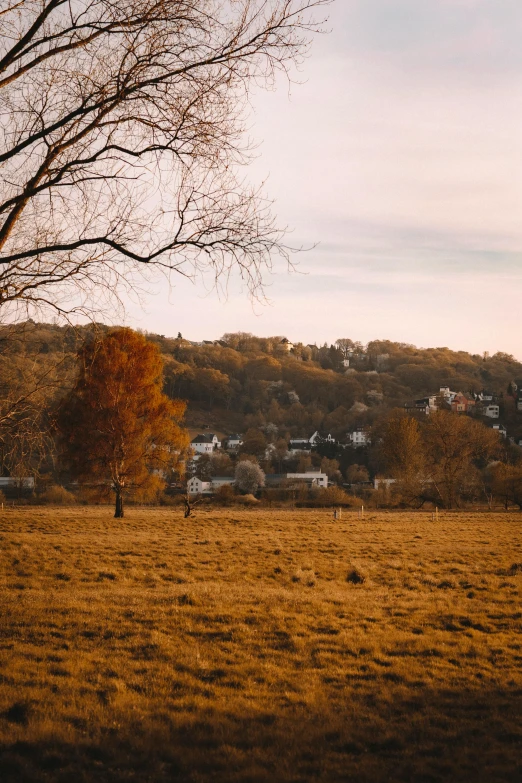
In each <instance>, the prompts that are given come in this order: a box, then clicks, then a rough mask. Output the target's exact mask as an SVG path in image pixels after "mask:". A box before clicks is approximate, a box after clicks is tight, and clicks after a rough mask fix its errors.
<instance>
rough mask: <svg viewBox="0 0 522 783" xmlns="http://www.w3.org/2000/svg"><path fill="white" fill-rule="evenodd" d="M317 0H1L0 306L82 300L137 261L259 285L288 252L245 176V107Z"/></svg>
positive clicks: (299, 43) (62, 307)
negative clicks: (274, 262)
mask: <svg viewBox="0 0 522 783" xmlns="http://www.w3.org/2000/svg"><path fill="white" fill-rule="evenodd" d="M329 2H331V0H127V1H126V2H119V3H118V2H114V0H3V3H2V7H1V9H0V165H1V166H2V181H1V185H0V269H1V271H0V312H1V313H2V314H4V313H5V312H6V308H7V312H9V313H10V315H12V310H13V308H14V309H18V312H19V308H20V307H22V310H24V311H25V312H27V310H28V309H29V311H31V310H32V309H33V308H39V309H42V308H43V309H44V310H46V309H48V308H54V309H55V310H58V311H60V312H62V313H63V312H70V311H71V309H74V308H75V307H80V308H81V307H83V306H85V307H87V308H89V307H91V306H92V297H93V291H94V292H96V293H97V294H99V292H100V291H103V290H105V291H108V292H113V291H114V290H115V289H116V290H117V289H118V285H119V284H121V283H122V282H125V283H129V282H130V285H131V286H132V285H133V282H134V281H133V279H132V275H133V274H135V273H136V270H137V269H141V267H147V266H148V267H150V266H154V268H156V269H158V268H159V269H162V270H164V271H165V272H166V273H167V274H170V272H175V273H179V274H181V275H185V276H187V277H190V278H193V277H196V276H198V275H199V274H208V273H210V274H211V275H212V280H213V281H214V282H215V283H217V282H225V281H226V279H227V278H228V276H229V274H230V273H231V272H232V270H237V271H238V272H239V273H240V275H241V276H242V278H243V280H244V281H245V282H246V284H247V286H248V289H249V291H250V293H251V294H253V295H256V294H258V293H259V292H260V290H261V284H262V279H263V274H264V273H265V272H266V270H267V268H269V267H270V264H271V260H270V259H271V255H272V254H274V253H281V254H283V256H285V257H286V258H288V249H287V248H286V247H285V245H284V243H283V234H282V232H281V231H280V230H278V228H277V226H276V224H275V222H274V218H273V216H272V214H271V205H270V203H269V202H267V201H266V200H264V198H263V196H262V194H261V192H260V191H258V190H256V189H254V188H251V187H249V186H248V184H246V183H245V182H244V180H243V178H242V176H241V169H242V167H243V166H244V165H245V164H248V162H249V161H250V159H251V152H252V147H251V146H250V145H249V144H248V142H246V141H245V139H246V136H245V130H246V116H247V115H246V112H245V107H246V106H247V104H248V99H249V92H250V90H251V89H252V87H253V86H257V85H265V86H267V85H268V86H270V85H271V84H273V82H274V79H275V77H276V74H277V72H278V71H283V72H286V73H288V69H289V68H290V67H291V66H292V65H293V64H295V63H296V62H297V63H299V61H300V60H302V58H303V56H304V55H305V54H306V52H307V48H308V44H309V39H310V34H311V33H312V32H313V31H315V30H317V29H318V28H319V27H320V26H321V24H322V22H323V20H322V19H320V18H317V16H316V12H318V11H319V12H320V11H321V7H322V6H326V5H327V4H328V3H329ZM73 294H74V295H73Z"/></svg>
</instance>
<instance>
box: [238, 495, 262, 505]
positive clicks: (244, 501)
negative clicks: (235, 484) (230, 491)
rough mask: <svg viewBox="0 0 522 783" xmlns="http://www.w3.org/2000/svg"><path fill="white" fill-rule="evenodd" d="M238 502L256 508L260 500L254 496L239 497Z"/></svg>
mask: <svg viewBox="0 0 522 783" xmlns="http://www.w3.org/2000/svg"><path fill="white" fill-rule="evenodd" d="M236 500H237V502H238V503H242V504H243V505H244V506H256V505H257V504H258V503H259V500H258V499H257V498H255V497H254V496H253V495H238V496H237V498H236Z"/></svg>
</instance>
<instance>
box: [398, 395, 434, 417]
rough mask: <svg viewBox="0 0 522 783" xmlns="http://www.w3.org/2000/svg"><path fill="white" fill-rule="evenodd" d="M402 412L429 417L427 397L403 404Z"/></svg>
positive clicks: (429, 410)
mask: <svg viewBox="0 0 522 783" xmlns="http://www.w3.org/2000/svg"><path fill="white" fill-rule="evenodd" d="M404 410H405V411H406V412H407V413H423V414H425V415H426V416H429V415H430V412H431V409H430V403H429V397H423V398H422V399H420V400H409V401H408V402H405V403H404Z"/></svg>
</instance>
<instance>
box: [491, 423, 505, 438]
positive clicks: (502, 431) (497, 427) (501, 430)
mask: <svg viewBox="0 0 522 783" xmlns="http://www.w3.org/2000/svg"><path fill="white" fill-rule="evenodd" d="M492 429H494V430H495V432H498V434H499V435H500V437H501V438H507V430H506V428H505V427H504V425H503V424H494V425H493V427H492Z"/></svg>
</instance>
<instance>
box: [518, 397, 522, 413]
mask: <svg viewBox="0 0 522 783" xmlns="http://www.w3.org/2000/svg"><path fill="white" fill-rule="evenodd" d="M517 411H522V396H519V397H518V399H517Z"/></svg>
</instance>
